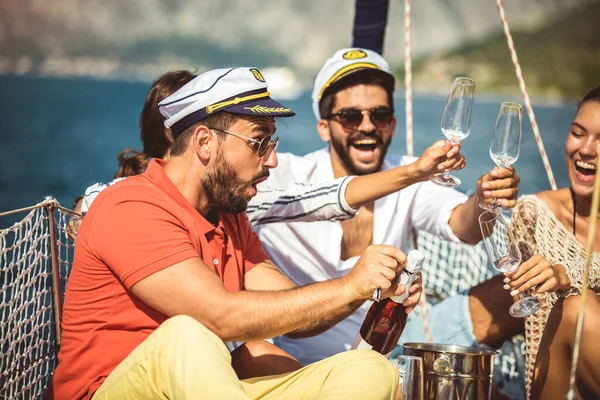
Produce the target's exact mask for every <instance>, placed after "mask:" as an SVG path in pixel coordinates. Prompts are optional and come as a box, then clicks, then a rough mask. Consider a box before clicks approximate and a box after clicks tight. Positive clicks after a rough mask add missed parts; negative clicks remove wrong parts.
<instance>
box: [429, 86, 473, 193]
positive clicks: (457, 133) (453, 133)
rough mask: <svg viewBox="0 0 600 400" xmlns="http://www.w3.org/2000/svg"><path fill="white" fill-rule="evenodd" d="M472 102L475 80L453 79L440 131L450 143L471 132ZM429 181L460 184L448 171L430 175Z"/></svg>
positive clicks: (463, 137)
mask: <svg viewBox="0 0 600 400" xmlns="http://www.w3.org/2000/svg"><path fill="white" fill-rule="evenodd" d="M474 102H475V81H474V80H473V79H470V78H456V79H454V82H453V83H452V88H451V89H450V95H449V96H448V100H447V101H446V107H445V108H444V115H443V116H442V132H443V133H444V136H446V138H447V139H448V140H449V141H450V142H452V144H456V143H458V142H460V141H461V140H463V139H465V138H466V137H467V136H469V133H471V124H472V122H473V110H474V108H475V104H474ZM431 181H432V182H433V183H435V184H437V185H440V186H445V187H456V186H458V185H460V179H458V178H457V177H455V176H453V175H450V173H448V172H443V173H441V174H435V175H432V176H431Z"/></svg>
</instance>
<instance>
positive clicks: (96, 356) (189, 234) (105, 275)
mask: <svg viewBox="0 0 600 400" xmlns="http://www.w3.org/2000/svg"><path fill="white" fill-rule="evenodd" d="M163 165H164V162H163V161H158V160H152V161H151V163H150V165H149V166H148V169H147V171H146V173H144V174H142V175H138V176H135V177H130V178H127V179H125V180H123V181H121V182H118V183H116V184H114V185H112V186H110V187H109V188H107V189H106V190H104V191H103V192H102V193H101V194H100V195H98V198H97V199H96V200H95V201H94V203H93V204H92V207H91V208H90V210H89V212H88V213H87V214H86V216H85V218H84V220H83V223H82V225H81V228H80V229H79V232H78V235H77V244H76V246H75V257H74V261H73V271H72V273H71V277H70V279H69V283H68V285H67V292H66V295H65V304H64V308H63V320H62V346H61V349H60V352H59V354H58V360H59V364H58V367H57V368H56V371H55V374H54V381H53V394H54V398H55V399H81V398H86V399H87V398H90V397H91V396H92V394H93V393H94V392H95V391H96V390H98V388H99V387H100V386H101V385H102V383H103V382H104V380H105V379H106V377H107V376H108V375H109V374H110V373H111V371H112V370H113V369H114V368H115V367H116V366H117V365H118V364H119V363H120V362H121V361H122V360H123V359H125V357H127V355H128V354H129V353H130V352H131V351H132V350H133V349H134V348H135V347H136V346H138V345H139V344H140V343H141V342H142V341H143V340H144V339H146V338H147V337H148V335H150V334H151V333H152V332H153V331H154V330H155V329H156V328H157V327H158V325H159V324H160V323H162V322H163V321H164V320H165V319H166V318H167V317H166V316H165V315H163V314H161V313H159V312H158V311H156V310H154V309H152V308H150V307H149V306H147V305H145V304H144V303H142V302H141V301H140V300H139V299H137V298H136V297H135V296H134V295H133V294H132V293H131V292H130V288H131V287H132V286H133V285H135V284H136V283H137V282H139V281H140V280H142V279H144V278H145V277H147V276H149V275H151V274H153V273H155V272H157V271H160V270H162V269H164V268H168V267H169V266H171V265H174V264H176V263H179V262H181V261H184V260H187V259H189V258H193V257H200V258H202V260H204V262H205V263H206V265H208V267H209V268H211V269H212V270H213V271H214V272H215V273H216V274H217V275H218V276H219V277H220V278H221V280H222V282H223V284H224V286H225V287H226V288H227V289H228V290H230V291H238V290H242V286H243V276H244V274H245V273H246V272H248V271H249V270H250V269H251V268H253V267H254V266H255V265H257V264H259V263H261V262H263V261H265V260H266V259H267V255H266V254H265V252H264V251H263V249H262V245H261V243H260V241H259V239H258V237H257V236H256V234H255V233H254V232H253V231H252V229H251V227H250V223H249V221H248V218H247V216H246V214H239V215H232V214H225V213H220V214H219V223H218V225H217V226H216V227H215V226H213V225H212V224H210V223H209V222H208V221H207V220H206V219H205V218H204V217H202V215H200V214H199V213H198V212H197V211H196V210H195V209H194V208H193V207H192V205H191V204H190V203H188V201H187V200H186V199H185V198H184V197H183V196H182V194H181V193H180V192H179V190H178V189H177V188H176V187H175V185H173V183H172V182H171V180H170V179H169V178H168V177H167V175H166V174H165V173H164V171H163V167H162V166H163ZM165 301H169V299H165Z"/></svg>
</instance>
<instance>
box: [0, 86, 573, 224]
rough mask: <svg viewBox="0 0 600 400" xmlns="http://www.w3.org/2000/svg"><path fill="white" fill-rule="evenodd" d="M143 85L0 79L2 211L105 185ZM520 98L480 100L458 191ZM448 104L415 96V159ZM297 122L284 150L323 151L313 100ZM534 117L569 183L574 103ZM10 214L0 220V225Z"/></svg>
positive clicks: (533, 165) (538, 174)
mask: <svg viewBox="0 0 600 400" xmlns="http://www.w3.org/2000/svg"><path fill="white" fill-rule="evenodd" d="M149 87H150V84H149V83H132V82H116V81H99V80H88V79H48V78H31V77H15V76H1V77H0V112H1V117H2V120H1V122H0V212H2V211H8V210H12V209H16V208H21V207H25V206H29V205H33V204H36V203H37V202H39V201H41V200H42V199H43V197H44V196H46V195H53V196H55V197H56V198H57V199H58V200H59V202H60V203H61V204H62V205H64V206H66V207H69V208H70V207H71V204H72V202H73V199H74V198H75V197H77V196H78V195H79V194H81V193H82V192H83V191H84V190H85V188H86V187H87V186H89V185H91V184H93V183H95V182H104V181H110V180H111V179H112V176H113V174H114V173H115V171H116V169H117V159H116V155H117V153H118V152H119V151H120V150H121V149H123V148H134V149H137V150H140V149H141V143H140V139H139V129H138V118H139V114H140V111H141V108H142V106H143V103H144V99H145V96H146V93H147V91H148V89H149ZM505 100H513V101H514V100H516V101H519V99H516V98H502V97H499V96H494V95H486V96H479V97H478V99H477V101H476V107H475V117H474V122H473V129H472V132H471V135H470V136H469V137H468V138H467V139H465V141H464V142H463V153H464V154H465V155H466V158H467V167H466V168H465V170H463V171H460V172H459V173H457V176H459V177H460V178H461V179H462V180H463V185H462V186H461V189H462V190H464V191H471V190H472V189H473V187H474V184H475V180H476V178H477V177H479V176H480V175H482V174H483V173H484V172H486V171H488V170H490V169H491V168H492V167H493V166H494V164H493V162H492V160H491V159H490V157H489V151H488V148H489V142H490V139H491V134H492V131H493V128H494V124H495V120H496V116H497V114H498V111H499V109H500V103H501V102H502V101H505ZM444 103H445V98H443V97H436V96H432V95H427V96H425V95H421V96H419V95H417V96H416V97H415V100H414V105H413V108H414V129H415V153H416V154H420V153H421V152H422V151H423V150H425V149H426V148H427V147H428V146H429V145H430V144H431V143H433V142H434V141H436V140H438V139H441V138H443V135H442V133H441V131H440V120H441V116H442V112H443V109H444ZM285 104H286V105H289V106H290V107H291V108H292V109H294V110H295V111H296V113H297V116H296V117H294V118H290V119H285V120H284V121H281V122H280V123H279V126H278V129H277V132H278V134H280V135H281V142H280V146H279V151H280V152H292V153H295V154H305V153H307V152H310V151H313V150H316V149H319V148H321V147H323V145H324V144H323V142H322V141H321V139H320V138H319V136H318V134H317V132H316V128H315V125H316V121H315V117H314V115H313V113H312V108H311V102H310V95H309V93H305V94H303V95H302V96H301V97H300V98H298V99H297V100H293V101H287V102H285ZM396 109H397V110H398V113H397V114H398V115H397V117H398V129H397V133H396V137H395V139H394V141H393V142H392V145H391V146H390V150H389V152H390V153H391V154H404V153H405V149H406V146H405V141H404V124H405V121H404V111H403V110H404V98H403V97H402V96H400V95H398V96H397V97H396ZM534 110H535V113H536V118H537V121H538V124H539V127H540V131H541V133H542V137H543V139H544V144H545V146H546V151H547V153H548V156H549V157H550V162H551V164H552V167H553V170H554V173H555V174H556V180H557V183H558V185H559V187H560V186H566V185H567V184H568V179H567V176H566V173H565V168H564V140H565V138H566V135H567V133H568V131H569V125H570V123H571V121H572V119H573V117H574V116H575V112H576V105H575V104H574V103H572V104H564V105H561V106H550V105H544V104H534ZM515 167H516V168H517V171H518V173H519V174H520V175H521V193H535V192H538V191H540V190H545V189H549V188H550V186H549V184H548V180H547V178H546V173H545V171H544V167H543V165H542V161H541V158H540V155H539V152H538V149H537V145H536V143H535V139H534V137H533V133H532V130H531V126H530V123H529V119H528V117H527V116H526V115H525V116H524V120H523V142H522V147H521V156H520V158H519V160H518V161H517V163H516V164H515ZM14 221H15V218H11V217H5V218H2V219H0V228H4V227H7V226H8V225H9V224H10V223H12V222H14Z"/></svg>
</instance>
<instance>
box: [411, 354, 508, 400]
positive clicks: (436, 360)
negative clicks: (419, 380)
mask: <svg viewBox="0 0 600 400" xmlns="http://www.w3.org/2000/svg"><path fill="white" fill-rule="evenodd" d="M403 347H404V351H403V354H406V355H410V356H417V357H421V358H422V359H423V372H424V375H425V379H424V380H425V382H424V385H425V400H434V399H435V400H442V399H443V400H474V399H477V400H489V399H490V397H491V389H492V371H493V367H494V356H495V355H496V354H498V353H497V352H495V351H489V350H482V349H479V348H476V347H463V346H454V345H446V344H428V343H404V345H403Z"/></svg>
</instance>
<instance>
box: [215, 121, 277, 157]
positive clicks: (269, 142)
mask: <svg viewBox="0 0 600 400" xmlns="http://www.w3.org/2000/svg"><path fill="white" fill-rule="evenodd" d="M208 129H214V130H215V131H219V132H223V133H226V134H228V135H232V136H235V137H236V138H238V139H242V140H243V141H244V142H246V144H247V145H248V147H250V149H252V151H253V152H254V154H256V155H257V156H259V157H263V156H264V155H265V154H266V153H267V151H268V150H269V148H273V150H276V149H277V144H279V136H276V137H275V138H274V139H271V136H265V137H264V138H262V139H261V140H256V139H251V138H249V137H246V136H242V135H240V134H238V133H235V132H231V131H228V130H226V129H221V128H211V127H209V128H208Z"/></svg>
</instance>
